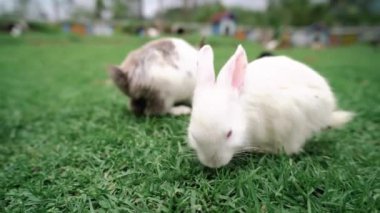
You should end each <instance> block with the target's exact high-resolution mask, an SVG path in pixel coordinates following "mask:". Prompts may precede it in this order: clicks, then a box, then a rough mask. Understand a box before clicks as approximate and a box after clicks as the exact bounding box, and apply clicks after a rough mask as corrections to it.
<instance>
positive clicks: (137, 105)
mask: <svg viewBox="0 0 380 213" xmlns="http://www.w3.org/2000/svg"><path fill="white" fill-rule="evenodd" d="M131 107H132V111H133V113H135V114H136V115H142V114H143V113H144V111H145V108H146V100H145V99H144V98H139V99H132V101H131Z"/></svg>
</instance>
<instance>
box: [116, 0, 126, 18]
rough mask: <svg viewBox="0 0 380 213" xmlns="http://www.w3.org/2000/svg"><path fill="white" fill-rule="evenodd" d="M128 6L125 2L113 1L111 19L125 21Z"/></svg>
mask: <svg viewBox="0 0 380 213" xmlns="http://www.w3.org/2000/svg"><path fill="white" fill-rule="evenodd" d="M127 11H128V4H127V2H126V1H125V0H114V1H113V5H112V12H113V17H114V18H115V19H125V18H126V17H127Z"/></svg>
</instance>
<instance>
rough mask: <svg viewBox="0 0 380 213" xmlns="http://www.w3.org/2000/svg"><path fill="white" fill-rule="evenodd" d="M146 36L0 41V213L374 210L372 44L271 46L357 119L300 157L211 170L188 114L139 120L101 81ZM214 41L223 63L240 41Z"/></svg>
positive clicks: (376, 60)
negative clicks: (197, 149) (315, 77)
mask: <svg viewBox="0 0 380 213" xmlns="http://www.w3.org/2000/svg"><path fill="white" fill-rule="evenodd" d="M190 40H191V41H192V42H193V43H196V41H197V38H195V37H192V38H190ZM145 41H146V40H143V39H139V38H124V37H115V38H108V39H107V38H104V39H100V38H86V39H80V38H76V37H64V36H62V37H49V36H28V37H26V38H22V39H12V38H9V37H6V36H0V98H1V99H0V212H46V211H49V212H61V211H63V212H87V211H91V212H92V211H95V212H108V211H117V210H119V211H122V212H124V211H130V212H153V211H165V212H169V211H172V212H197V211H199V212H223V211H227V212H231V211H233V210H235V211H240V212H306V211H308V212H378V211H379V207H380V178H379V177H380V128H379V124H380V49H378V50H377V51H374V50H373V49H371V48H370V47H367V46H350V47H341V48H332V49H325V50H320V51H312V50H309V49H291V50H282V51H278V52H277V53H278V54H286V55H290V56H292V57H294V58H295V59H298V60H300V61H303V62H305V63H307V64H309V65H310V66H312V67H314V68H315V69H317V70H319V71H320V73H322V74H323V75H324V76H325V77H326V78H327V79H328V80H329V81H330V83H331V86H332V87H333V89H334V91H335V94H336V96H337V98H338V100H339V103H340V106H341V107H342V108H343V109H347V110H352V111H355V112H356V113H357V117H356V118H355V120H354V121H353V122H351V123H350V124H349V125H347V126H346V127H345V128H344V129H341V130H331V131H328V132H324V133H322V134H320V135H318V136H317V137H314V138H313V139H312V140H310V141H309V143H308V144H307V146H306V148H305V149H306V151H305V152H304V153H303V154H300V155H298V156H292V157H288V156H284V155H278V156H276V155H258V154H256V155H255V154H252V155H247V156H244V157H240V158H237V159H234V160H233V161H232V162H231V163H230V164H229V165H228V166H226V167H223V168H221V169H216V170H214V169H207V168H205V167H203V166H202V165H201V164H200V163H199V162H198V161H197V159H196V157H195V156H194V153H193V152H191V151H190V149H189V148H188V147H187V144H186V137H185V135H186V128H187V123H188V121H189V117H185V116H183V117H179V118H178V117H170V116H167V117H150V118H147V117H142V118H137V117H135V116H133V115H132V114H131V113H130V112H129V111H127V110H126V102H127V99H126V97H125V96H123V95H122V94H121V93H120V92H119V91H118V90H117V89H116V88H115V87H114V86H113V85H112V84H111V83H110V81H109V80H108V75H107V73H106V72H105V69H106V67H107V65H109V64H118V63H120V62H121V61H122V59H123V58H124V56H125V55H126V53H127V52H128V51H129V50H131V49H134V48H136V47H138V46H139V45H141V44H143V43H144V42H145ZM210 42H211V44H212V45H213V46H214V50H215V55H216V56H215V57H216V67H221V66H222V64H223V63H224V62H225V61H226V59H227V58H228V57H229V56H230V55H231V54H232V53H233V51H234V50H235V48H236V44H237V42H236V41H233V40H228V39H213V40H211V41H210ZM243 45H244V47H245V48H246V49H247V53H248V56H249V58H250V59H253V58H255V57H256V56H257V55H258V54H259V53H260V51H261V49H260V48H259V46H257V45H253V44H250V43H244V44H243Z"/></svg>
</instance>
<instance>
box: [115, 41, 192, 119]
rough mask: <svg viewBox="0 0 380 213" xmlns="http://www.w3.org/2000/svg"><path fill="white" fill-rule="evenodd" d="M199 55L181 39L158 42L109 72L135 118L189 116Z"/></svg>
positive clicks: (132, 53)
mask: <svg viewBox="0 0 380 213" xmlns="http://www.w3.org/2000/svg"><path fill="white" fill-rule="evenodd" d="M197 53H198V52H197V49H196V48H194V47H193V46H191V45H190V44H189V43H187V42H186V41H184V40H182V39H176V38H165V39H158V40H154V41H151V42H148V43H147V44H145V45H144V46H142V47H141V48H139V49H137V50H134V51H132V52H130V53H129V54H128V56H127V57H126V59H125V60H124V61H123V63H122V64H121V65H120V66H112V67H110V69H109V72H110V75H111V78H112V80H113V81H114V83H115V84H116V85H117V86H118V88H119V89H120V90H121V91H122V92H123V93H124V94H125V95H127V96H129V98H130V108H131V110H132V112H134V113H135V114H145V115H157V114H166V113H169V114H173V115H181V114H190V112H191V108H190V105H191V100H192V96H193V92H194V88H195V83H196V80H195V79H196V78H195V72H196V60H197ZM178 104H182V105H179V106H178Z"/></svg>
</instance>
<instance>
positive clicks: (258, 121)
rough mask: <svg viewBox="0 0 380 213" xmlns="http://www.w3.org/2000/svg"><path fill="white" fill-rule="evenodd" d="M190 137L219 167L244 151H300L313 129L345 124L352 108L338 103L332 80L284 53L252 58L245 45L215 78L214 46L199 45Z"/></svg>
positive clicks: (207, 161)
mask: <svg viewBox="0 0 380 213" xmlns="http://www.w3.org/2000/svg"><path fill="white" fill-rule="evenodd" d="M197 73H198V74H197V87H196V89H195V92H194V97H193V109H192V113H191V120H190V124H189V128H188V142H189V145H190V147H191V148H193V149H194V150H195V151H196V153H197V156H198V159H199V160H200V161H201V163H202V164H204V165H206V166H208V167H212V168H216V167H220V166H223V165H226V164H228V162H230V160H231V159H232V157H233V156H234V154H236V153H240V152H243V151H258V152H266V153H278V152H281V151H282V150H283V151H285V153H287V154H294V153H298V152H300V151H301V150H302V148H303V146H304V144H305V142H306V140H307V139H309V138H310V137H311V136H312V135H313V134H315V133H317V132H319V131H321V130H323V129H325V128H327V127H340V126H342V125H343V124H345V123H346V122H348V121H350V120H351V118H352V116H353V114H352V113H351V112H347V111H342V110H340V109H339V108H338V107H337V104H336V101H335V97H334V94H333V93H332V91H331V89H330V86H329V85H328V83H327V81H326V80H325V79H324V78H323V77H322V76H321V75H319V74H318V73H317V72H316V71H314V70H313V69H311V68H310V67H308V66H306V65H305V64H302V63H300V62H298V61H295V60H293V59H290V58H288V57H285V56H271V57H263V58H260V59H257V60H254V61H253V62H251V63H249V64H248V62H247V56H246V53H245V50H244V49H243V47H242V46H239V47H238V48H237V50H236V52H235V54H234V55H233V56H232V57H231V58H230V59H229V60H228V61H227V63H226V64H225V65H224V66H223V68H222V69H221V71H220V72H219V75H218V77H217V79H216V82H215V73H214V65H213V51H212V48H211V47H210V46H208V45H206V46H204V47H203V48H202V49H201V50H200V51H199V57H198V68H197Z"/></svg>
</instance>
